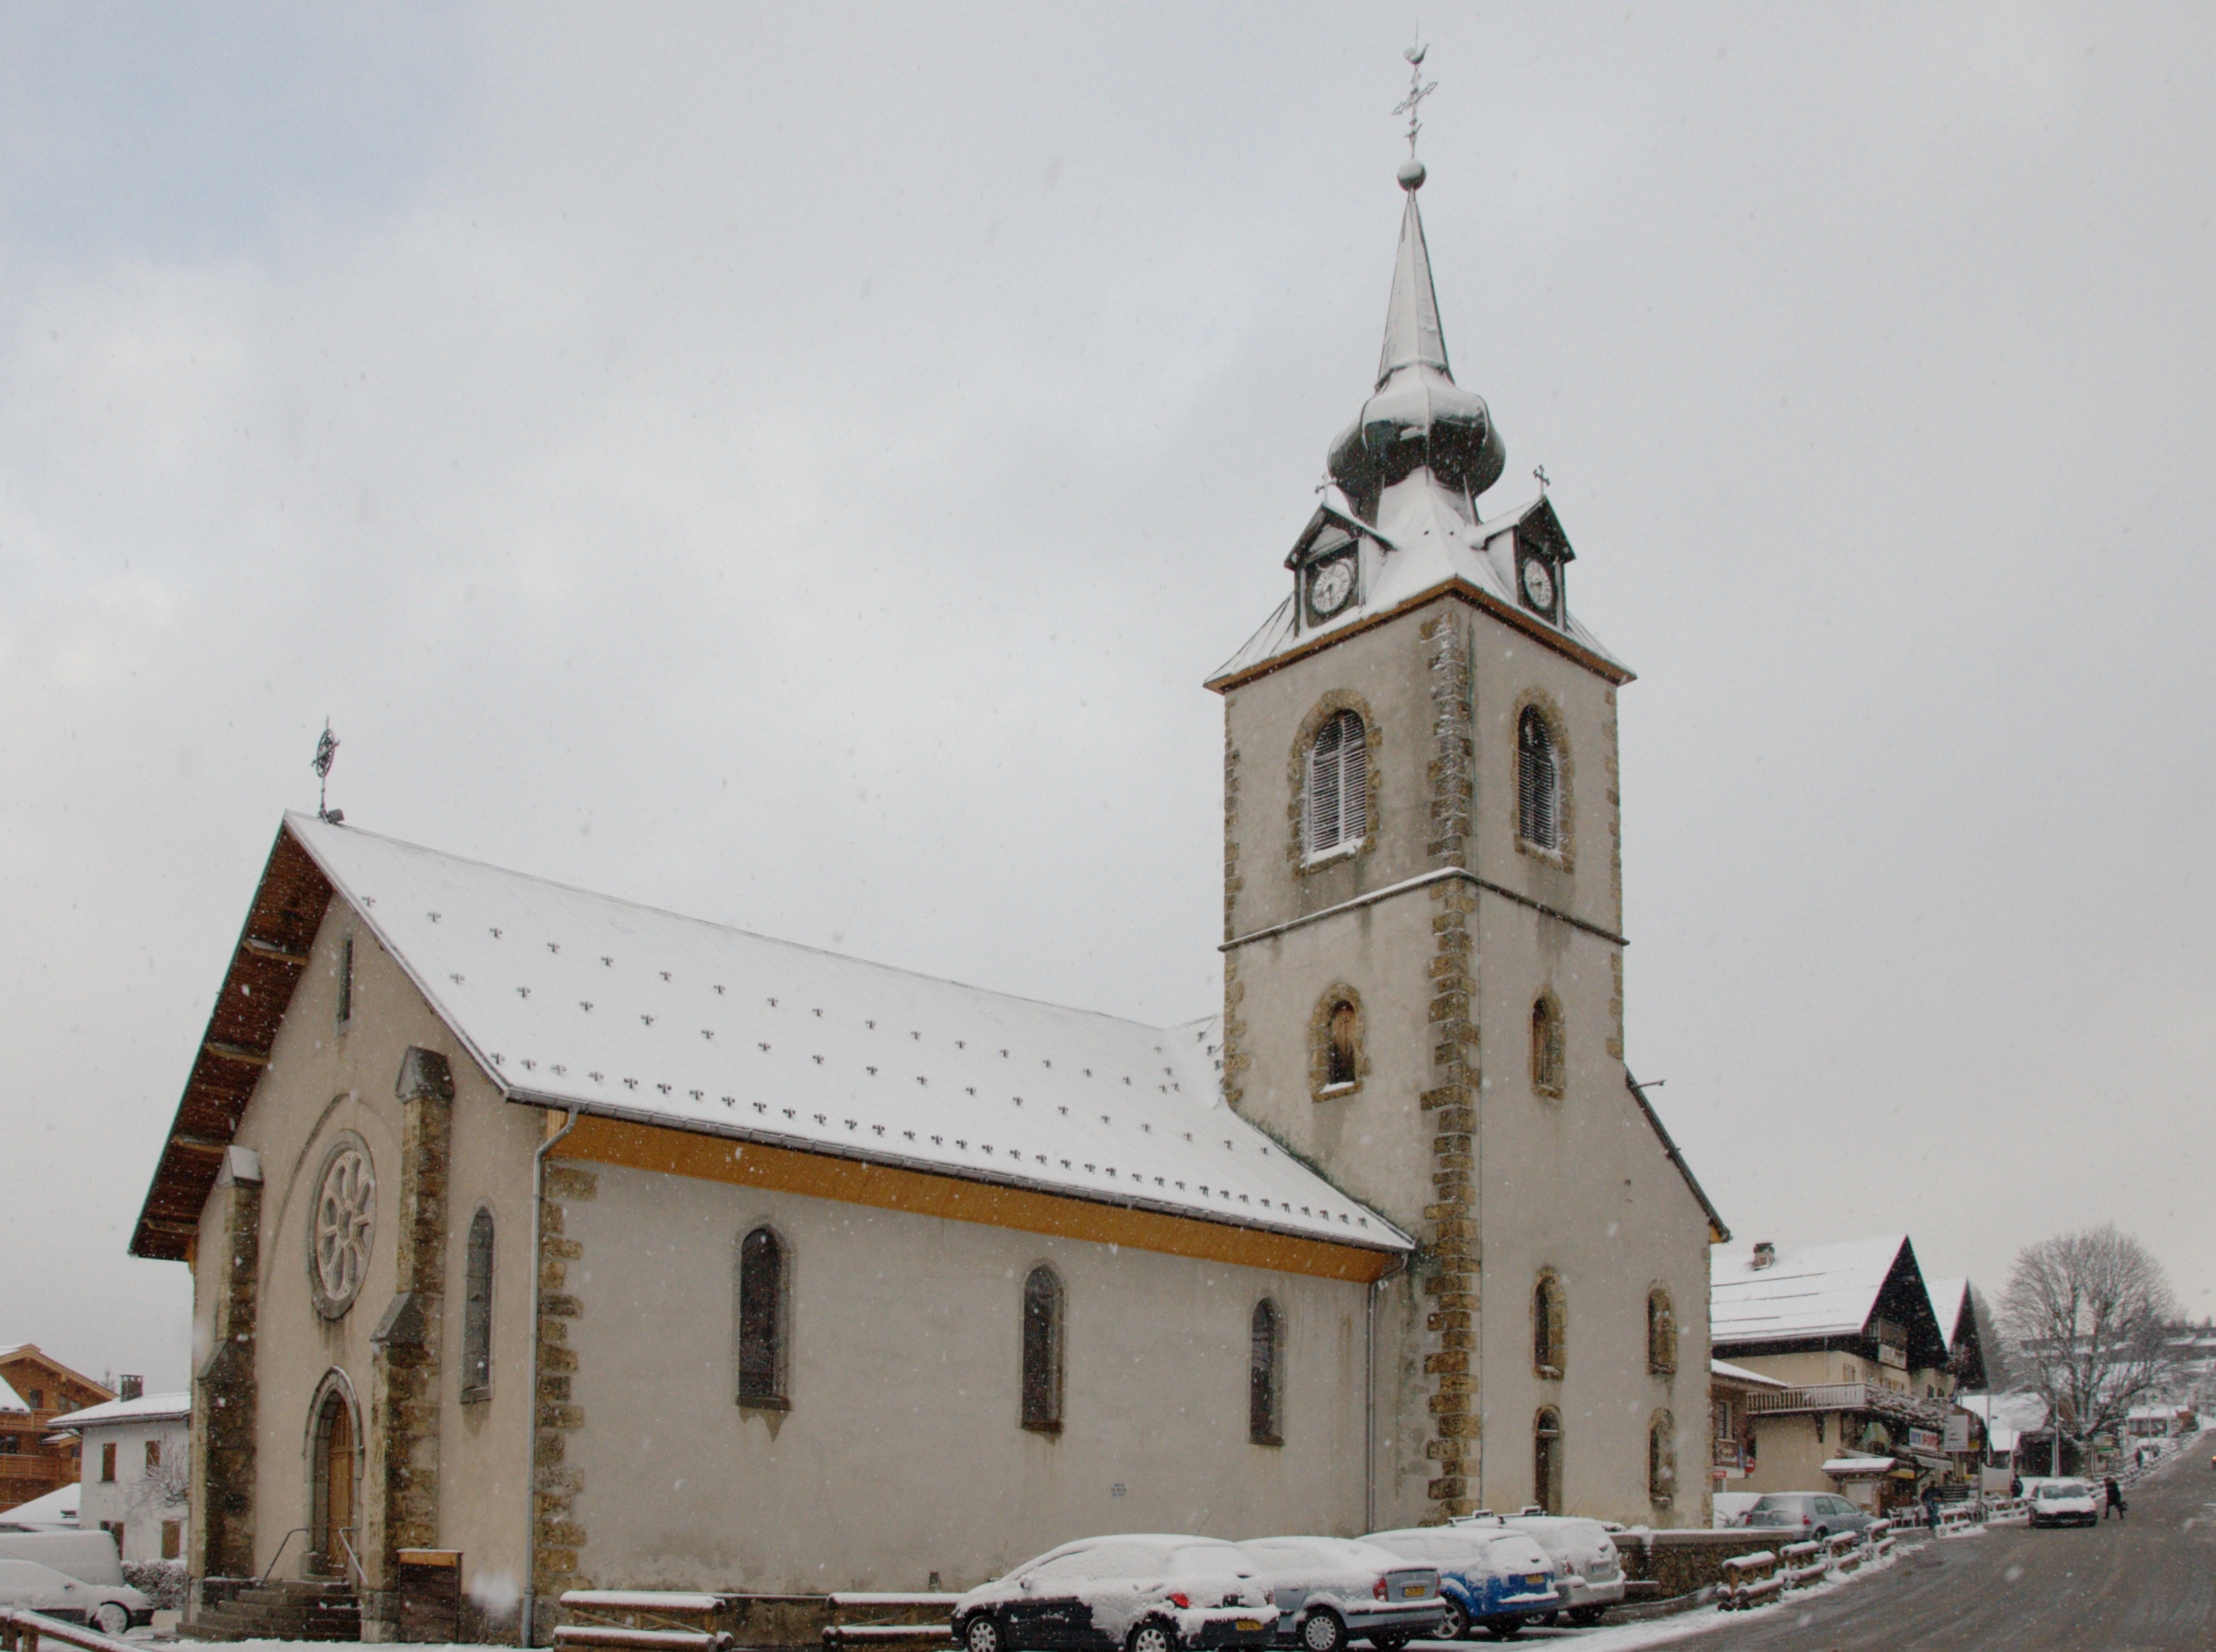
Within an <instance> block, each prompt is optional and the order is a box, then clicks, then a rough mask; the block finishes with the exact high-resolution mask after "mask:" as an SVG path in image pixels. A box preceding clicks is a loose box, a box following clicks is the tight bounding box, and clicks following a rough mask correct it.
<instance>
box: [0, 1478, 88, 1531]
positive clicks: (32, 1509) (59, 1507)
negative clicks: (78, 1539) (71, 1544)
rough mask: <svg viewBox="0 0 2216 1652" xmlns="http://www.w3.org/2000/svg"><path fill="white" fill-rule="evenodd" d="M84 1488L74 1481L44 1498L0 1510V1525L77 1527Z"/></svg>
mask: <svg viewBox="0 0 2216 1652" xmlns="http://www.w3.org/2000/svg"><path fill="white" fill-rule="evenodd" d="M83 1489H84V1488H83V1486H82V1485H80V1484H78V1483H77V1482H75V1481H72V1482H70V1483H69V1484H68V1485H66V1486H57V1487H56V1488H55V1489H53V1490H52V1491H50V1492H48V1493H46V1495H44V1496H43V1497H34V1498H32V1499H31V1501H29V1502H28V1503H18V1504H16V1505H15V1507H13V1508H0V1525H5V1526H75V1525H76V1524H77V1507H78V1503H79V1497H80V1494H81V1493H82V1492H83Z"/></svg>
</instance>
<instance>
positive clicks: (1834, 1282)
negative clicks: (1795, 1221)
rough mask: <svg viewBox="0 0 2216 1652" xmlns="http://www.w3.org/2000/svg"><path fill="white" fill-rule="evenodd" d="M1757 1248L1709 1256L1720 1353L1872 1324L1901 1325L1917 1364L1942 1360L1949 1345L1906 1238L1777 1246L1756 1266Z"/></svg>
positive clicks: (1712, 1331)
mask: <svg viewBox="0 0 2216 1652" xmlns="http://www.w3.org/2000/svg"><path fill="white" fill-rule="evenodd" d="M1755 1250H1756V1247H1755V1246H1753V1245H1751V1244H1739V1245H1733V1246H1732V1247H1730V1248H1728V1249H1727V1248H1721V1247H1719V1248H1716V1249H1715V1250H1714V1251H1712V1252H1710V1253H1709V1263H1708V1335H1709V1341H1710V1342H1711V1344H1712V1345H1713V1346H1714V1347H1718V1348H1727V1347H1741V1348H1745V1347H1755V1346H1757V1345H1769V1344H1774V1343H1780V1342H1793V1341H1822V1340H1824V1339H1825V1338H1827V1337H1850V1336H1861V1335H1865V1334H1866V1331H1867V1328H1868V1325H1869V1322H1870V1321H1871V1320H1872V1319H1874V1318H1876V1317H1879V1309H1880V1308H1881V1306H1882V1307H1883V1308H1884V1309H1885V1310H1887V1311H1886V1314H1885V1317H1888V1318H1891V1319H1894V1320H1897V1321H1899V1322H1901V1323H1902V1324H1903V1326H1904V1327H1905V1329H1906V1331H1907V1333H1908V1338H1909V1351H1910V1357H1911V1359H1913V1360H1914V1362H1915V1364H1916V1365H1918V1366H1924V1365H1940V1364H1942V1363H1944V1360H1945V1356H1946V1347H1947V1342H1946V1338H1945V1336H1944V1335H1942V1333H1941V1331H1940V1329H1939V1327H1938V1324H1937V1322H1936V1320H1935V1318H1934V1317H1933V1316H1932V1313H1931V1302H1930V1296H1929V1295H1928V1294H1927V1293H1926V1291H1925V1290H1924V1279H1923V1274H1922V1273H1921V1272H1920V1271H1919V1270H1918V1269H1917V1266H1916V1253H1915V1251H1914V1250H1913V1248H1911V1246H1910V1244H1909V1242H1908V1236H1907V1235H1905V1234H1899V1233H1896V1234H1888V1235H1887V1236H1884V1237H1882V1238H1877V1239H1854V1240H1849V1241H1847V1242H1844V1243H1838V1244H1829V1245H1801V1246H1798V1247H1794V1248H1786V1247H1783V1246H1780V1247H1777V1248H1776V1261H1772V1262H1770V1264H1769V1265H1768V1266H1766V1267H1757V1266H1756V1265H1755Z"/></svg>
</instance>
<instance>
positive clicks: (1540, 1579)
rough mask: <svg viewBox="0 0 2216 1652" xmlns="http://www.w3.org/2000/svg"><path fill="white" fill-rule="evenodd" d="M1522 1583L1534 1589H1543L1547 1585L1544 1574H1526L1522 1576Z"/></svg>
mask: <svg viewBox="0 0 2216 1652" xmlns="http://www.w3.org/2000/svg"><path fill="white" fill-rule="evenodd" d="M1523 1581H1524V1582H1526V1583H1528V1584H1530V1586H1531V1587H1533V1588H1535V1589H1539V1588H1544V1587H1546V1584H1547V1575H1546V1573H1544V1572H1526V1573H1524V1574H1523Z"/></svg>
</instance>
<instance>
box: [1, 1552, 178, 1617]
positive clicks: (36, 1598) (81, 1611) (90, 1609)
mask: <svg viewBox="0 0 2216 1652" xmlns="http://www.w3.org/2000/svg"><path fill="white" fill-rule="evenodd" d="M0 1606H5V1607H15V1608H28V1610H30V1611H32V1612H43V1613H45V1614H46V1616H47V1617H49V1618H60V1619H62V1621H63V1622H65V1623H71V1624H90V1625H91V1626H92V1627H93V1628H95V1629H96V1630H99V1631H100V1632H101V1633H102V1634H103V1635H120V1634H121V1633H123V1631H124V1630H126V1629H138V1628H142V1627H144V1626H145V1624H151V1623H152V1622H153V1621H154V1603H153V1601H151V1600H149V1599H147V1597H146V1596H145V1595H143V1594H141V1593H139V1591H138V1590H136V1589H134V1588H132V1587H131V1586H130V1585H129V1584H127V1583H85V1582H81V1581H78V1580H77V1579H76V1578H74V1577H71V1576H68V1575H65V1574H64V1573H61V1572H58V1571H56V1570H55V1569H53V1568H52V1567H51V1566H41V1565H40V1564H39V1563H38V1562H37V1561H35V1560H0Z"/></svg>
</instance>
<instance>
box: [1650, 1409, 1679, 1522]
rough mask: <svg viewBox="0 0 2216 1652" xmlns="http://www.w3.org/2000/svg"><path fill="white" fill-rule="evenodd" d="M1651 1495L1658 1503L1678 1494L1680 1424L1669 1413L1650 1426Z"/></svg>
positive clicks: (1658, 1416) (1658, 1414)
mask: <svg viewBox="0 0 2216 1652" xmlns="http://www.w3.org/2000/svg"><path fill="white" fill-rule="evenodd" d="M1676 1495H1677V1422H1676V1421H1674V1420H1673V1419H1672V1418H1671V1415H1670V1414H1669V1413H1668V1412H1667V1411H1657V1412H1656V1413H1655V1414H1654V1416H1653V1421H1650V1422H1648V1424H1647V1496H1648V1497H1650V1498H1652V1499H1653V1501H1655V1502H1658V1503H1666V1502H1668V1501H1670V1500H1671V1498H1673V1497H1675V1496H1676Z"/></svg>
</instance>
